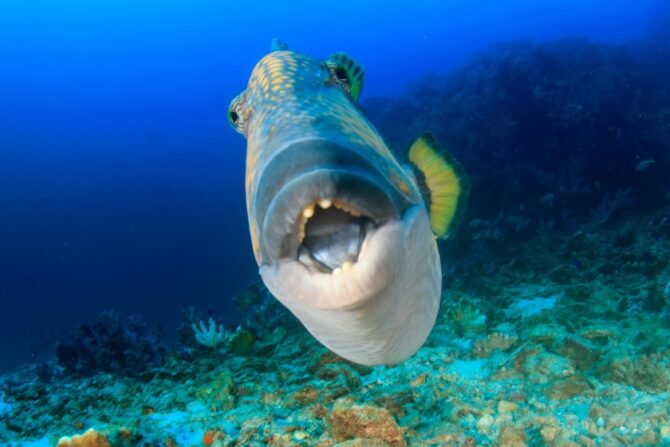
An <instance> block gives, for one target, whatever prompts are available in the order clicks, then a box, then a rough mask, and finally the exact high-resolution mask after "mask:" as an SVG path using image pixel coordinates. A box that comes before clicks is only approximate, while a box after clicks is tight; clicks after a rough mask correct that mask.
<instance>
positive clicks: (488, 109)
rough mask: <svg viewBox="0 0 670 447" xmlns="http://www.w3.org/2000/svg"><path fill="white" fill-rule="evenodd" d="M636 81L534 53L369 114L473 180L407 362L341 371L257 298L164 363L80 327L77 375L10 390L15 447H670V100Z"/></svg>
mask: <svg viewBox="0 0 670 447" xmlns="http://www.w3.org/2000/svg"><path fill="white" fill-rule="evenodd" d="M641 67H642V65H638V63H637V62H635V60H634V58H632V57H631V55H630V54H629V51H628V50H627V49H625V48H623V47H610V46H603V45H595V44H591V43H588V42H586V41H583V40H567V41H560V42H554V43H548V44H533V43H527V42H526V43H518V44H513V45H507V46H501V47H499V48H497V49H494V50H492V51H491V52H490V53H488V54H486V55H483V56H482V57H480V58H478V59H476V60H474V61H473V62H472V63H471V64H470V65H468V66H466V67H465V68H463V70H461V71H460V72H458V73H456V74H453V75H450V76H445V77H442V76H436V77H433V78H429V79H428V80H426V81H423V82H421V83H420V84H418V85H417V86H416V87H415V88H414V90H413V91H411V92H410V94H408V95H406V96H405V97H401V98H397V99H393V100H391V101H390V102H389V103H388V104H386V103H382V102H381V101H380V102H376V101H371V102H370V106H369V107H368V109H369V110H370V112H371V114H372V116H373V118H374V119H375V120H376V121H377V122H379V123H380V124H381V126H382V133H384V134H385V135H388V136H389V137H390V138H391V141H392V142H394V144H396V146H397V147H402V144H403V143H405V142H407V141H409V139H411V138H412V135H411V134H412V133H418V131H419V130H424V129H425V128H432V129H433V130H435V131H436V132H437V133H438V135H440V136H441V138H442V139H443V141H445V142H446V143H448V144H447V145H448V146H449V147H451V148H452V149H453V150H454V151H455V152H457V153H458V155H459V158H461V159H462V160H463V162H464V163H465V164H467V165H468V170H469V172H470V173H471V175H472V176H473V198H472V207H471V211H470V215H469V216H467V217H466V219H465V221H464V224H463V225H462V229H461V233H460V234H459V236H457V237H455V238H454V239H453V240H452V241H448V242H447V243H446V244H443V246H442V247H441V250H442V252H443V255H444V256H443V259H444V265H443V272H444V292H443V294H442V297H441V300H442V303H441V310H440V314H439V315H438V319H437V323H436V326H435V329H434V330H433V333H432V334H431V336H430V338H429V340H428V342H427V343H426V345H425V346H424V347H423V348H422V349H420V350H419V351H418V352H417V354H416V355H414V356H413V357H411V358H410V359H408V360H407V361H406V362H404V363H402V364H400V365H394V366H380V367H374V368H370V367H362V366H360V365H356V364H352V363H351V362H348V361H346V360H344V359H342V358H340V357H338V356H337V355H335V354H333V353H331V352H328V351H327V350H326V349H325V348H323V347H322V346H320V345H319V344H318V343H317V342H316V341H315V340H314V339H313V338H312V337H311V336H310V335H309V334H308V333H307V332H306V331H305V330H304V329H303V328H302V327H301V326H299V325H298V324H297V323H296V320H295V318H293V317H292V316H291V315H290V313H288V312H287V311H286V310H285V309H284V308H283V307H282V306H281V305H279V304H278V303H277V302H276V300H274V299H273V298H272V297H271V296H270V295H269V293H268V292H267V290H265V289H264V288H263V287H262V286H261V285H260V284H253V285H251V286H249V287H248V288H247V289H246V290H245V291H243V292H242V293H240V294H239V295H238V296H237V297H236V298H235V300H234V301H235V303H236V304H237V306H238V307H239V309H240V311H241V314H242V319H241V321H240V322H239V325H240V327H239V328H238V329H237V330H235V331H228V332H227V331H224V330H223V329H222V328H219V327H217V326H216V324H214V325H213V326H210V327H207V326H206V325H204V324H203V327H202V328H200V327H199V326H196V329H198V331H197V333H198V334H200V333H202V334H203V337H201V338H203V339H205V340H207V339H211V340H213V341H212V342H211V343H209V342H208V344H211V345H214V346H216V349H210V348H208V347H204V346H201V345H200V344H199V343H198V342H197V340H196V339H197V337H196V334H194V331H193V329H192V327H191V325H192V324H193V323H196V322H197V321H200V320H203V319H205V318H206V317H207V316H206V315H199V314H198V313H197V312H196V311H193V310H191V311H188V312H187V313H186V314H185V319H184V323H183V324H182V326H181V327H180V329H179V338H180V344H179V345H177V347H175V348H174V349H172V350H170V351H167V352H165V351H164V348H162V347H161V339H162V338H161V336H160V334H156V333H152V332H149V331H147V330H146V328H145V327H144V326H143V325H141V324H139V323H137V322H135V320H132V319H123V318H121V317H120V316H118V315H114V314H108V315H106V316H103V317H102V318H101V319H100V320H98V321H96V322H95V323H93V324H90V325H82V326H81V327H80V328H78V330H77V332H76V333H75V334H74V335H73V336H72V337H71V338H69V339H67V340H65V341H63V342H61V343H60V345H59V348H58V357H59V363H60V365H61V367H62V369H63V370H64V371H65V372H66V374H46V373H45V372H44V368H43V367H41V366H39V365H33V366H27V367H25V368H22V369H20V370H18V371H16V372H14V373H12V374H8V375H6V376H4V377H2V378H1V379H0V444H2V445H7V446H9V447H18V446H23V445H30V446H31V447H43V446H50V447H51V446H53V445H56V443H57V442H58V439H60V437H61V436H62V435H64V434H66V435H67V434H70V433H73V432H75V433H76V432H79V433H81V432H83V431H84V430H85V428H86V427H96V430H98V431H97V432H95V433H98V435H88V436H89V437H90V438H94V437H95V436H100V437H102V436H104V439H105V440H104V441H102V440H101V441H99V442H108V443H109V444H111V445H114V446H117V445H118V446H121V447H131V446H133V447H134V446H154V445H166V446H171V447H193V446H203V445H204V446H213V447H222V446H226V447H232V446H252V447H254V446H272V447H277V446H281V447H294V446H301V447H307V446H310V447H311V446H315V447H366V446H367V447H382V446H386V447H388V446H405V445H406V446H475V445H500V446H526V445H527V446H539V445H548V446H561V447H567V446H598V445H601V446H623V445H645V446H651V445H659V446H661V445H670V307H669V306H670V298H669V297H668V294H669V292H668V289H669V288H670V286H669V285H668V279H669V278H670V264H668V260H669V259H670V202H668V201H667V199H665V198H663V197H661V194H665V193H666V192H667V191H668V190H669V189H670V188H667V186H668V184H667V179H665V178H661V177H663V176H662V175H661V174H660V171H659V169H661V168H664V167H667V164H668V159H667V157H668V153H667V147H669V146H668V141H670V140H669V139H668V136H669V134H668V125H667V122H668V121H665V122H662V121H663V120H667V116H668V114H667V113H668V112H667V110H666V109H667V107H668V106H667V104H668V102H667V101H666V102H664V101H665V99H664V98H666V96H665V95H666V94H667V93H666V92H665V91H664V90H662V89H661V88H659V89H657V90H655V89H654V85H655V84H654V82H657V81H655V80H652V79H648V77H647V76H646V75H645V73H644V72H643V71H642V68H641ZM398 122H402V123H405V125H403V126H398V125H397V123H398ZM401 127H402V131H403V134H402V136H401V135H400V128H401ZM407 128H410V132H409V134H405V133H404V132H405V131H406V130H407ZM412 130H414V131H416V132H411V131H412ZM405 139H407V140H405ZM663 145H665V146H663ZM631 147H637V148H641V149H640V150H639V151H638V150H636V151H631ZM663 147H664V148H665V149H664V151H665V152H663V150H662V148H663ZM640 151H643V152H644V153H643V154H641V159H638V158H637V154H638V153H639V152H640ZM562 157H568V159H566V160H563V158H562ZM652 158H653V159H654V160H655V163H653V164H646V165H645V167H644V169H642V170H639V171H637V170H636V167H637V166H638V165H639V163H640V162H642V161H644V160H648V159H652ZM568 161H569V163H568ZM568 164H569V165H570V166H568ZM665 177H667V176H665ZM664 188H665V189H664ZM652 203H653V204H654V206H653V207H651V206H646V205H649V204H652ZM200 329H202V331H201V330H200ZM207 334H209V335H207ZM219 334H220V335H219ZM210 335H211V337H210ZM145 372H148V373H145ZM45 377H48V380H45V379H44V378H45ZM87 433H88V432H87ZM75 438H76V437H73V438H71V439H69V440H67V441H64V442H70V443H71V442H73V440H74V439H75ZM99 439H102V438H99ZM26 443H28V444H26ZM98 445H103V446H104V445H105V444H98Z"/></svg>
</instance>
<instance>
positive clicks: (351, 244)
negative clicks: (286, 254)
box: [298, 199, 376, 274]
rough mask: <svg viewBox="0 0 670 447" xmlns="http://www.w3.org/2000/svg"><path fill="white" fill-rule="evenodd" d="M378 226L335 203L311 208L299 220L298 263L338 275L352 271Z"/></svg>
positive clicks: (348, 207) (332, 201)
mask: <svg viewBox="0 0 670 447" xmlns="http://www.w3.org/2000/svg"><path fill="white" fill-rule="evenodd" d="M375 228H376V224H375V222H374V221H373V220H372V219H371V218H370V217H368V216H365V215H363V214H362V213H361V212H360V211H358V210H356V209H355V208H353V207H352V206H350V205H348V204H346V203H344V202H341V201H338V200H332V199H322V200H319V201H318V202H316V203H314V204H311V205H308V206H307V207H306V208H305V209H304V210H303V212H302V215H301V216H299V218H298V241H299V242H300V246H299V247H298V260H299V261H300V262H302V263H303V264H304V265H305V266H307V267H309V268H310V269H316V270H318V271H320V272H322V273H333V274H339V273H341V272H342V271H345V272H346V271H348V270H351V268H352V267H353V266H354V265H355V264H356V262H357V261H358V258H359V257H360V256H362V255H363V252H364V249H365V248H366V247H365V245H366V237H367V236H368V235H370V234H371V233H372V232H373V231H374V230H375Z"/></svg>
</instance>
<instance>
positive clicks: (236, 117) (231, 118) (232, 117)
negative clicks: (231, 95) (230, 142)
mask: <svg viewBox="0 0 670 447" xmlns="http://www.w3.org/2000/svg"><path fill="white" fill-rule="evenodd" d="M243 117H244V114H243V113H242V101H241V100H240V97H239V96H238V97H237V98H235V99H233V101H232V102H231V103H230V107H228V122H229V123H230V125H231V126H233V129H235V130H236V131H238V132H239V133H243V132H244V119H243Z"/></svg>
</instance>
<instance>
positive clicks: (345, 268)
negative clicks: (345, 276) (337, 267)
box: [342, 261, 354, 272]
mask: <svg viewBox="0 0 670 447" xmlns="http://www.w3.org/2000/svg"><path fill="white" fill-rule="evenodd" d="M353 266H354V265H353V264H352V263H351V262H349V261H346V262H345V263H344V264H342V271H343V272H348V271H349V270H351V268H352V267H353Z"/></svg>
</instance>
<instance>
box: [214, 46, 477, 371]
mask: <svg viewBox="0 0 670 447" xmlns="http://www.w3.org/2000/svg"><path fill="white" fill-rule="evenodd" d="M363 78H364V72H363V69H362V67H361V65H360V64H358V63H357V62H356V61H355V60H354V59H352V58H351V57H350V56H348V55H347V54H345V53H336V54H333V55H332V56H330V57H327V58H325V59H318V58H314V57H311V56H308V55H305V54H302V53H298V52H294V51H291V50H290V49H288V46H286V45H285V44H283V43H281V42H279V41H278V40H275V41H273V45H272V51H270V53H268V54H267V55H265V56H264V57H263V58H262V59H261V60H260V61H259V62H258V63H257V64H256V66H255V67H254V68H253V70H252V72H251V76H250V78H249V81H248V83H247V87H246V89H245V90H243V91H242V93H240V94H239V95H238V96H237V97H235V98H234V99H233V100H232V101H231V103H230V106H229V108H228V113H227V115H228V121H229V122H230V124H231V126H232V127H233V128H234V129H235V130H236V131H238V132H239V133H241V134H243V135H244V136H245V137H246V140H247V153H246V172H245V193H246V206H247V214H248V221H249V232H250V236H251V245H252V249H253V253H254V257H255V259H256V262H257V264H258V267H259V273H260V276H261V279H262V281H263V283H264V284H265V286H266V287H267V288H268V290H269V291H270V292H271V293H272V295H274V297H276V298H277V299H278V300H279V301H280V302H281V303H282V304H283V305H284V306H285V307H286V308H288V309H289V310H290V311H291V312H292V313H293V314H294V315H295V316H296V317H297V318H298V320H300V322H301V323H302V324H303V326H304V327H305V328H306V329H307V331H309V333H311V334H312V335H313V336H314V337H315V338H316V339H317V340H318V341H319V342H320V343H321V344H323V345H324V346H325V347H326V348H328V349H330V350H331V351H333V352H334V353H336V354H338V355H339V356H341V357H344V358H345V359H348V360H350V361H352V362H354V363H358V364H362V365H370V366H374V365H393V364H398V363H401V362H403V361H404V360H406V359H407V358H409V357H411V356H412V355H413V354H414V353H415V352H416V351H417V350H418V349H419V348H420V347H421V346H422V345H423V344H424V342H425V341H426V339H427V338H428V336H429V334H430V332H431V330H432V328H433V326H434V324H435V321H436V318H437V313H438V309H439V305H440V296H441V288H442V273H441V271H442V266H441V261H440V254H439V251H438V245H437V242H438V240H440V239H444V238H447V237H449V235H451V234H453V231H454V229H455V228H456V225H457V223H458V222H459V221H460V220H461V218H462V215H463V212H464V208H465V203H466V201H467V197H468V194H469V187H470V186H469V185H470V183H469V179H468V177H467V175H466V174H465V170H464V168H463V167H462V165H461V164H460V163H458V162H457V161H456V159H455V158H454V157H453V156H452V155H451V154H450V153H449V152H448V151H446V150H445V149H444V148H442V147H441V146H440V145H439V144H438V142H437V140H436V138H435V137H434V136H433V134H431V133H428V132H426V133H423V134H421V135H419V136H418V138H417V139H416V140H415V141H414V142H413V143H412V145H411V147H410V148H409V151H408V157H407V158H408V160H406V161H405V162H401V161H399V159H398V158H397V157H396V156H395V155H394V153H393V152H392V150H391V149H390V148H389V146H388V145H387V144H386V143H385V142H384V139H383V138H382V137H381V136H380V134H379V133H378V132H377V130H376V129H375V128H374V127H373V125H372V124H371V123H370V121H369V120H368V118H367V117H366V116H365V114H364V112H363V110H362V108H361V106H360V104H359V98H360V95H361V90H362V86H363Z"/></svg>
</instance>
